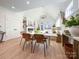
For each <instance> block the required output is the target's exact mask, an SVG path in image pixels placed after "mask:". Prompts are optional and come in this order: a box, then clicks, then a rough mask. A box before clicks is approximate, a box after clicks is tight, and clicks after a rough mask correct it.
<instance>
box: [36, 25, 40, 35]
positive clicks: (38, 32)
mask: <svg viewBox="0 0 79 59" xmlns="http://www.w3.org/2000/svg"><path fill="white" fill-rule="evenodd" d="M35 33H36V34H41V30H40V27H39V26H38V27H37V28H36V29H35Z"/></svg>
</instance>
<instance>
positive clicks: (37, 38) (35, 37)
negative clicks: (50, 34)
mask: <svg viewBox="0 0 79 59" xmlns="http://www.w3.org/2000/svg"><path fill="white" fill-rule="evenodd" d="M33 38H34V39H35V40H36V41H37V42H38V43H40V42H43V41H44V39H45V37H44V35H42V34H34V36H33Z"/></svg>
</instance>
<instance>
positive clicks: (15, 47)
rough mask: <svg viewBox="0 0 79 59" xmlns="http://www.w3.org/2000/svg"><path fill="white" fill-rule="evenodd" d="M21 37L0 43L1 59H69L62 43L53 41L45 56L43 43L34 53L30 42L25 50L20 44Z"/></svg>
mask: <svg viewBox="0 0 79 59" xmlns="http://www.w3.org/2000/svg"><path fill="white" fill-rule="evenodd" d="M19 42H20V40H19V39H12V40H9V41H6V42H3V43H0V59H67V57H66V56H65V54H64V50H63V48H62V46H61V44H59V43H56V42H55V41H51V45H50V46H49V47H48V49H47V53H46V54H47V56H46V57H45V56H44V53H43V45H41V46H39V47H38V46H37V47H36V49H35V52H34V53H31V51H30V47H29V44H28V45H26V46H27V47H26V48H25V50H24V51H23V50H22V45H23V44H21V45H19Z"/></svg>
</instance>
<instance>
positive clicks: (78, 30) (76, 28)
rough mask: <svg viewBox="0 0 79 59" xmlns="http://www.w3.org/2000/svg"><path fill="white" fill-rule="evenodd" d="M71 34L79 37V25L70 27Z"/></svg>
mask: <svg viewBox="0 0 79 59" xmlns="http://www.w3.org/2000/svg"><path fill="white" fill-rule="evenodd" d="M69 32H70V34H71V36H74V37H79V26H72V27H70V28H69Z"/></svg>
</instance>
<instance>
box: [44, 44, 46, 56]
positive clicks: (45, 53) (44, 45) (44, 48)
mask: <svg viewBox="0 0 79 59" xmlns="http://www.w3.org/2000/svg"><path fill="white" fill-rule="evenodd" d="M44 56H46V47H45V43H44Z"/></svg>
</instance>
